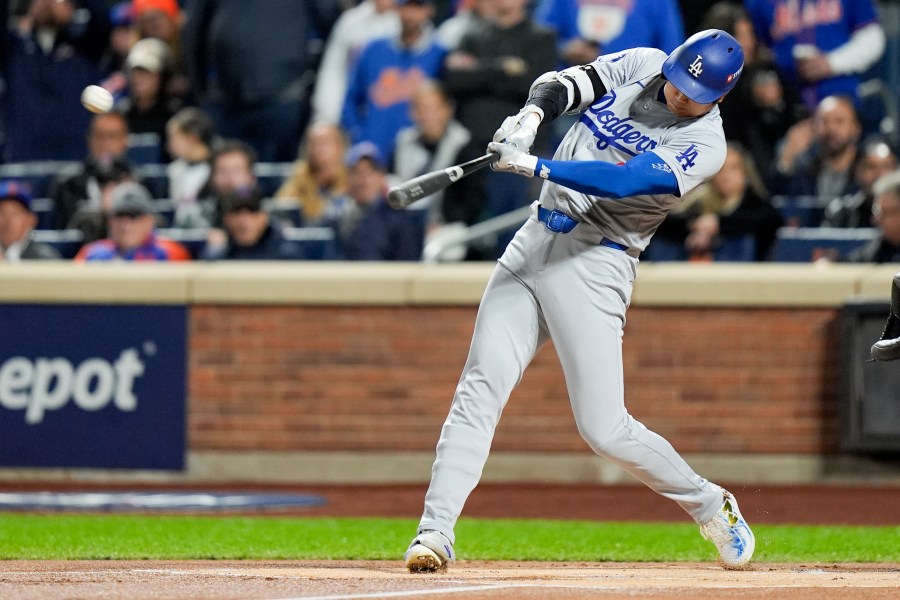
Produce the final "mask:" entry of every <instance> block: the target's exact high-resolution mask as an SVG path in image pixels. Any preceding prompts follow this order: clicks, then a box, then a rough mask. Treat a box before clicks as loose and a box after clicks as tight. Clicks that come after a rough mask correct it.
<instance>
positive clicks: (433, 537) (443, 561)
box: [403, 530, 456, 573]
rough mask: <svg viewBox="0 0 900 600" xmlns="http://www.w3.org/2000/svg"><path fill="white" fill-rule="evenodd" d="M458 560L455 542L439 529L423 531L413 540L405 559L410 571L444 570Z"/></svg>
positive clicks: (404, 556)
mask: <svg viewBox="0 0 900 600" xmlns="http://www.w3.org/2000/svg"><path fill="white" fill-rule="evenodd" d="M454 560H456V555H455V554H453V544H452V543H451V542H450V540H449V539H447V537H446V536H445V535H444V534H442V533H440V532H437V531H431V530H429V531H423V532H421V533H420V534H419V535H417V536H416V538H415V539H414V540H413V541H412V543H411V544H410V545H409V549H408V550H407V551H406V554H404V555H403V561H404V562H405V563H406V568H407V569H409V572H410V573H427V572H434V571H437V570H439V569H440V570H444V569H446V568H447V565H448V564H449V563H451V562H453V561H454Z"/></svg>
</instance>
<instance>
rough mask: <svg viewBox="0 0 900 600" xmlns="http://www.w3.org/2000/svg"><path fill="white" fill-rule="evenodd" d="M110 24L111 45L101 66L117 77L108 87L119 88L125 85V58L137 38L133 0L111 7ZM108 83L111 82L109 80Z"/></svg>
mask: <svg viewBox="0 0 900 600" xmlns="http://www.w3.org/2000/svg"><path fill="white" fill-rule="evenodd" d="M109 24H110V28H111V29H110V33H109V46H108V48H107V50H106V53H105V54H104V56H103V61H102V63H101V66H102V68H103V72H104V73H105V74H107V75H111V76H113V77H115V82H113V84H112V85H107V89H110V88H112V89H114V90H118V89H120V87H121V86H122V85H124V83H123V82H121V80H122V79H124V78H123V77H122V74H121V71H122V70H123V69H124V68H125V58H126V57H127V56H128V51H129V50H131V47H132V46H133V45H134V42H135V40H136V39H137V38H136V33H135V30H134V27H133V25H134V9H133V7H132V5H131V0H126V1H125V2H119V3H118V4H114V5H113V6H112V7H110V9H109ZM107 83H109V80H107ZM105 85H106V84H105ZM111 91H112V90H111Z"/></svg>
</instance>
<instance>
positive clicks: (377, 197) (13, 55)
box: [0, 0, 900, 262]
mask: <svg viewBox="0 0 900 600" xmlns="http://www.w3.org/2000/svg"><path fill="white" fill-rule="evenodd" d="M894 8H896V7H894ZM880 10H881V7H879V6H878V5H876V4H874V3H873V1H872V0H744V1H743V3H740V2H727V1H718V2H715V1H712V0H300V1H299V2H298V1H297V0H266V1H265V2H262V1H259V2H248V1H246V0H182V1H178V0H131V1H126V2H117V3H114V2H108V1H105V0H0V19H2V26H3V28H2V31H3V33H4V39H3V41H2V45H0V48H2V50H0V65H2V82H3V85H2V88H0V91H2V109H0V149H2V164H0V178H2V179H0V261H4V260H5V261H18V260H23V259H52V258H74V259H75V260H84V261H99V260H117V259H118V260H196V259H205V260H220V259H238V260H258V259H262V260H297V259H307V260H315V259H343V260H410V261H415V260H420V259H421V257H422V255H423V249H424V248H426V246H427V245H428V244H431V243H437V244H441V243H444V244H445V245H446V246H447V248H449V249H450V250H451V251H450V252H446V253H444V254H442V256H443V258H444V259H445V260H447V259H451V260H493V259H495V258H496V257H497V256H498V255H499V253H500V252H502V250H503V248H504V246H505V243H506V242H508V240H509V238H510V237H511V235H512V232H511V231H510V230H509V229H508V228H507V229H506V230H503V229H499V228H498V229H497V230H496V231H494V232H493V233H489V234H488V235H485V236H482V237H480V238H477V239H467V238H468V237H471V236H466V235H465V233H466V230H467V228H469V227H471V226H473V225H475V224H479V223H484V222H486V221H489V220H491V219H493V218H495V217H502V216H503V215H508V214H509V213H511V212H512V211H516V210H518V209H521V208H522V207H523V206H527V205H528V204H530V202H531V201H532V200H533V199H534V198H536V197H537V188H536V187H535V186H537V185H539V183H538V182H536V181H535V180H529V179H526V178H522V177H516V176H513V175H509V174H504V173H495V172H492V171H490V170H489V169H485V170H482V171H480V172H478V173H477V174H475V175H473V176H471V177H467V178H465V179H463V180H461V181H460V182H458V183H457V184H455V185H452V186H450V187H449V188H447V189H446V190H445V191H443V192H441V193H438V194H434V195H433V196H430V197H428V198H425V199H422V200H420V201H418V202H417V203H415V204H414V205H412V206H411V207H410V209H408V210H404V211H395V210H392V209H390V208H389V206H388V205H387V202H386V192H387V189H388V187H389V186H390V185H392V184H393V183H396V182H400V181H404V180H407V179H410V178H412V177H415V176H417V175H420V174H423V173H426V172H428V171H433V170H436V169H440V168H445V167H448V166H451V165H453V164H457V163H460V162H463V161H466V160H469V159H472V158H476V157H478V156H481V155H482V154H484V152H485V147H486V146H487V143H488V142H489V141H490V140H491V137H492V135H493V133H494V131H495V130H496V129H497V127H498V126H499V125H500V123H501V122H502V121H503V119H504V118H505V117H507V116H509V115H512V114H515V113H516V112H518V110H519V108H520V107H521V106H522V105H523V103H524V101H525V99H526V97H527V96H528V90H529V87H530V85H531V83H532V81H534V80H535V79H536V78H537V77H538V76H539V75H541V74H542V73H545V72H547V71H551V70H556V69H560V68H565V67H568V66H571V65H578V64H584V63H587V62H590V61H592V60H594V59H595V58H596V57H597V56H598V55H600V54H604V53H609V52H615V51H619V50H623V49H626V48H631V47H637V46H649V47H655V48H659V49H661V50H663V51H665V52H670V51H671V50H673V49H674V48H675V47H676V46H678V45H679V44H680V43H681V42H682V41H684V39H685V38H686V37H687V36H688V35H690V34H692V33H694V32H696V31H699V30H702V29H708V28H717V29H723V30H725V31H727V32H729V33H731V34H732V35H734V36H735V38H736V39H737V40H738V41H739V42H740V44H741V46H742V47H743V49H744V53H745V56H746V57H747V60H746V65H745V68H744V71H743V75H742V77H741V79H740V81H739V83H738V85H737V87H736V88H735V89H734V90H733V91H732V92H731V93H730V94H729V95H728V96H727V97H726V98H725V100H724V101H723V102H722V104H721V105H720V110H721V113H722V118H723V123H724V129H725V134H726V137H727V139H728V154H727V159H726V161H725V165H724V167H723V168H722V170H721V171H720V172H719V173H718V174H717V175H716V176H715V177H713V178H712V179H711V180H710V181H708V182H707V183H706V184H704V185H701V186H700V187H699V188H697V189H696V190H694V191H692V192H691V193H690V194H689V195H687V197H685V198H684V199H683V201H682V203H681V204H680V206H679V207H678V208H677V209H676V210H675V211H673V213H672V214H670V215H669V217H668V218H667V219H666V220H665V222H664V223H663V225H662V226H661V227H660V229H659V230H658V232H657V234H656V236H655V237H654V241H653V242H652V243H651V245H650V247H649V248H648V249H647V251H646V252H645V255H644V256H642V258H645V259H649V260H694V261H711V260H744V261H765V260H812V259H819V258H824V259H828V260H844V261H860V262H897V261H900V171H898V162H897V146H896V144H897V141H898V134H897V126H898V123H897V111H898V106H897V96H898V92H900V90H897V89H896V82H893V83H892V82H891V81H890V78H886V77H885V76H884V75H883V71H884V69H880V68H879V67H880V66H881V65H883V64H884V60H885V48H886V46H889V43H890V40H891V38H890V36H886V35H885V31H884V28H883V27H882V24H881V19H880V18H879V11H880ZM889 33H890V32H889ZM893 35H894V36H895V37H896V36H897V32H893ZM895 49H896V48H895ZM91 84H97V85H100V86H102V87H104V88H105V89H107V90H108V91H110V92H111V93H112V94H113V97H114V99H115V103H114V108H113V110H112V111H111V112H108V113H102V114H92V113H91V112H89V111H88V110H86V109H85V108H84V107H83V106H82V105H81V103H80V102H79V98H80V95H81V92H82V90H83V89H84V87H85V86H87V85H91ZM568 118H574V117H568ZM566 119H567V117H563V118H561V119H559V120H558V122H555V123H554V124H552V125H551V126H549V127H546V128H543V129H542V131H541V133H540V135H539V137H538V140H537V142H536V144H535V148H534V150H533V152H534V153H535V154H538V155H541V156H549V155H551V154H552V152H553V151H554V148H555V145H556V144H557V143H558V142H559V140H560V139H561V135H562V132H563V131H565V129H567V128H568V126H569V125H571V122H572V121H567V120H566ZM454 239H457V240H466V241H465V242H464V243H462V242H460V243H457V244H454V243H453V240H454ZM801 242H802V244H801ZM798 244H800V245H799V246H798ZM792 252H793V254H792ZM798 257H799V258H798Z"/></svg>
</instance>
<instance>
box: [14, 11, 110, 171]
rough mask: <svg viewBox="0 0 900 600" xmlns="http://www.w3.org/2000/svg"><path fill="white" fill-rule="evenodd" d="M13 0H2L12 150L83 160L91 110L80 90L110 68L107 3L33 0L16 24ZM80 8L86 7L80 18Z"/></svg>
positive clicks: (22, 157) (22, 156)
mask: <svg viewBox="0 0 900 600" xmlns="http://www.w3.org/2000/svg"><path fill="white" fill-rule="evenodd" d="M9 4H10V2H9V0H0V32H2V35H3V36H4V37H3V40H2V41H0V63H2V76H3V78H4V79H5V83H6V93H5V95H4V99H3V100H4V101H3V126H4V133H5V138H6V145H5V146H4V149H3V155H4V158H5V160H7V161H26V160H79V159H80V158H81V157H82V153H83V152H84V134H85V132H86V131H87V129H88V125H89V123H90V116H91V115H90V113H89V112H88V111H86V110H85V109H84V107H83V106H82V105H81V102H79V98H80V97H81V91H82V90H83V89H84V87H85V86H87V85H89V84H92V83H97V82H98V81H100V79H101V76H102V72H101V67H100V60H101V58H102V56H103V52H104V51H105V50H106V44H107V42H108V41H109V29H110V27H109V15H108V10H107V8H106V4H105V3H104V2H103V1H102V0H80V2H74V1H73V0H32V1H31V3H30V4H29V5H28V13H27V14H26V15H25V16H23V17H22V19H21V20H20V21H19V23H18V26H17V27H15V28H12V27H10V26H9V23H8V19H9ZM76 8H82V9H84V12H83V13H79V15H80V18H78V19H76V18H75V14H76Z"/></svg>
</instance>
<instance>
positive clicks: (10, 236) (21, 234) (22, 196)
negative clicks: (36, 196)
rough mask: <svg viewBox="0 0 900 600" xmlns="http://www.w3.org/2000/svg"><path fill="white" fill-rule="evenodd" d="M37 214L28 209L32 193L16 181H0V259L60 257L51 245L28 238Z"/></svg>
mask: <svg viewBox="0 0 900 600" xmlns="http://www.w3.org/2000/svg"><path fill="white" fill-rule="evenodd" d="M36 224H37V216H35V214H34V212H33V211H32V210H31V193H29V191H28V190H27V189H26V188H25V186H23V185H22V184H21V183H19V182H17V181H3V182H0V263H2V262H11V263H14V262H19V261H22V260H34V259H37V260H54V259H59V252H57V251H56V250H55V249H54V248H52V247H51V246H48V245H46V244H40V243H38V242H35V241H33V240H32V239H31V230H32V229H34V227H35V225H36Z"/></svg>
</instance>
